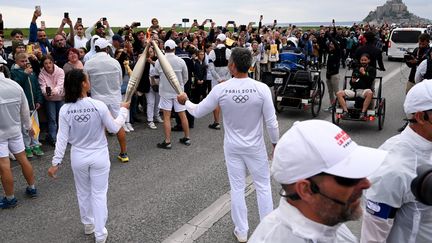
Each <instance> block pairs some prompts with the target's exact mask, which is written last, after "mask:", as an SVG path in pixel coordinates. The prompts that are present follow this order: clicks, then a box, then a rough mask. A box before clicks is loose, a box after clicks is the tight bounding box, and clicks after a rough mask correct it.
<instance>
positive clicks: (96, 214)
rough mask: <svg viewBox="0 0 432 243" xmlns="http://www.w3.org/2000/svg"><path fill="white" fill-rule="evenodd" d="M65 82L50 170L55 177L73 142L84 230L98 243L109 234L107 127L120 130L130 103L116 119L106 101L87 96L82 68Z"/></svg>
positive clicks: (73, 71) (87, 85)
mask: <svg viewBox="0 0 432 243" xmlns="http://www.w3.org/2000/svg"><path fill="white" fill-rule="evenodd" d="M64 86H65V102H66V103H65V105H63V106H62V108H61V109H60V114H59V131H58V134H57V142H56V148H55V153H54V158H53V160H52V166H51V167H50V168H49V170H48V174H49V175H50V176H51V177H54V178H55V177H56V173H57V170H58V168H59V165H60V164H61V162H62V160H63V157H64V154H65V151H66V146H67V144H68V143H70V144H71V145H72V148H71V167H72V171H73V174H74V180H75V187H76V190H77V197H78V205H79V209H80V215H81V222H82V223H83V224H84V233H85V234H92V233H93V232H94V233H95V239H96V242H97V243H99V242H105V241H106V239H107V237H108V231H107V229H106V228H105V224H106V221H107V218H108V208H107V191H108V177H109V171H110V164H111V163H110V159H109V151H108V143H107V139H106V137H105V128H106V129H107V130H108V131H109V132H112V133H117V132H119V130H120V128H121V127H122V126H123V125H124V123H125V120H126V117H127V115H128V112H129V111H128V107H129V103H122V105H121V108H120V110H119V115H118V117H117V118H116V119H114V118H113V117H112V116H111V113H110V111H109V110H108V107H107V105H105V104H104V103H103V102H102V101H98V100H95V99H92V98H90V97H87V92H88V91H90V83H89V80H88V77H87V75H85V74H84V72H83V71H82V70H77V69H75V70H72V71H70V72H69V73H68V74H67V75H66V80H65V83H64Z"/></svg>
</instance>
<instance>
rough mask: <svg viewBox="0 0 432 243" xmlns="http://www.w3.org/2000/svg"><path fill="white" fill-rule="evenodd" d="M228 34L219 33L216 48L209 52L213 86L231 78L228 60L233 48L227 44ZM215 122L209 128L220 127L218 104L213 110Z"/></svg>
mask: <svg viewBox="0 0 432 243" xmlns="http://www.w3.org/2000/svg"><path fill="white" fill-rule="evenodd" d="M225 40H226V36H225V35H224V34H219V35H218V36H217V37H216V48H215V49H213V50H211V51H210V53H209V56H208V57H209V66H208V67H209V71H210V73H211V75H212V79H211V80H212V88H213V87H214V86H215V85H217V84H219V83H222V82H224V81H226V80H228V79H230V78H231V73H230V70H229V69H228V60H229V59H230V56H231V50H230V49H228V48H226V46H225V44H224V43H225ZM213 118H214V122H213V124H210V125H209V128H212V129H220V124H219V119H220V107H219V106H217V107H216V108H215V110H214V111H213Z"/></svg>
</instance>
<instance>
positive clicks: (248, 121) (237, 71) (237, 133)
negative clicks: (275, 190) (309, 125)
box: [177, 48, 279, 242]
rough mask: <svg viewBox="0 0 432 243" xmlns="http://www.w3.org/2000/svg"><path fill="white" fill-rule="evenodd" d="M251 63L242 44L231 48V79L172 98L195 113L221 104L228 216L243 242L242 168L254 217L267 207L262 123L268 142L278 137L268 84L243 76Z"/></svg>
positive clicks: (268, 194) (245, 228)
mask: <svg viewBox="0 0 432 243" xmlns="http://www.w3.org/2000/svg"><path fill="white" fill-rule="evenodd" d="M251 63H252V55H251V52H250V51H249V50H248V49H246V48H235V49H234V50H233V51H232V53H231V57H230V60H229V64H228V67H229V70H230V72H231V74H232V75H233V76H234V78H231V79H229V80H227V81H225V82H223V83H220V84H218V85H216V86H215V87H214V88H213V89H212V90H211V92H210V93H209V94H208V96H207V97H206V98H205V99H204V100H203V101H201V102H200V103H199V104H194V103H192V102H190V101H189V100H187V99H188V98H187V95H186V94H185V93H182V94H181V95H179V96H178V97H177V98H178V100H179V103H180V104H186V108H187V110H188V111H189V113H190V114H192V115H193V116H195V117H202V116H204V115H206V114H208V113H210V112H212V111H213V110H214V109H215V108H216V107H217V106H220V107H221V110H222V114H223V121H224V124H225V126H224V130H225V138H224V153H225V161H226V166H227V169H228V177H229V181H230V186H231V217H232V220H233V222H234V225H235V229H234V235H235V236H236V237H237V240H238V241H239V242H246V241H247V236H248V230H249V226H248V220H247V208H246V202H245V187H246V169H248V170H249V172H250V174H251V175H252V178H253V181H254V185H255V188H256V192H257V200H258V209H259V215H260V219H263V218H264V217H265V216H266V215H267V214H268V213H270V212H271V211H272V210H273V201H272V195H271V186H270V170H269V164H268V155H267V151H266V146H265V143H264V134H263V124H264V122H265V124H266V127H267V131H268V133H269V137H270V140H271V143H272V144H273V146H275V145H276V143H277V141H278V139H279V127H278V122H277V120H276V114H275V109H274V106H273V102H272V96H271V92H270V89H269V88H268V87H267V86H266V85H265V84H263V83H261V82H257V81H256V80H253V79H251V78H249V77H248V70H249V67H250V65H251Z"/></svg>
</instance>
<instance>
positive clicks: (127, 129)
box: [123, 124, 130, 132]
mask: <svg viewBox="0 0 432 243" xmlns="http://www.w3.org/2000/svg"><path fill="white" fill-rule="evenodd" d="M123 129H124V130H125V132H130V130H129V128H128V127H127V126H126V124H125V125H123Z"/></svg>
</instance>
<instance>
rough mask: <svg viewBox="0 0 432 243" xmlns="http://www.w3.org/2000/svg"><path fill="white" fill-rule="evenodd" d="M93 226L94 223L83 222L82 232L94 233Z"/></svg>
mask: <svg viewBox="0 0 432 243" xmlns="http://www.w3.org/2000/svg"><path fill="white" fill-rule="evenodd" d="M94 230H95V226H94V224H85V225H84V234H86V235H91V234H93V233H94Z"/></svg>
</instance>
